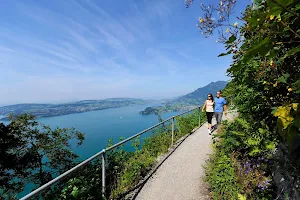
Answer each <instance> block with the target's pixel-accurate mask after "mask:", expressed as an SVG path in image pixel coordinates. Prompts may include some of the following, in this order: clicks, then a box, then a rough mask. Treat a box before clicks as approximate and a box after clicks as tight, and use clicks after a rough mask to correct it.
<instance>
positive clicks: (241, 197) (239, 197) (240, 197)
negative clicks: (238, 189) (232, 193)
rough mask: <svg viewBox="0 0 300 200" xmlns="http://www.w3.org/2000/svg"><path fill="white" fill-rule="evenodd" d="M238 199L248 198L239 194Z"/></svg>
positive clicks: (245, 199) (244, 199)
mask: <svg viewBox="0 0 300 200" xmlns="http://www.w3.org/2000/svg"><path fill="white" fill-rule="evenodd" d="M238 199H239V200H247V197H246V196H244V195H241V194H238Z"/></svg>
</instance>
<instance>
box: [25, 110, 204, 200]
mask: <svg viewBox="0 0 300 200" xmlns="http://www.w3.org/2000/svg"><path fill="white" fill-rule="evenodd" d="M200 108H201V107H196V108H194V109H192V110H189V111H186V112H183V113H180V114H178V115H174V116H172V117H170V118H168V119H166V120H164V121H162V122H160V123H158V124H156V125H154V126H152V127H150V128H148V129H145V130H143V131H141V132H139V133H137V134H135V135H133V136H131V137H129V138H127V139H125V140H122V141H120V142H119V143H117V144H114V145H112V146H110V147H108V148H106V149H103V150H102V151H100V152H98V153H96V154H95V155H93V156H92V157H90V158H88V159H86V160H84V161H83V162H81V163H80V164H78V165H76V166H75V167H73V168H72V169H70V170H68V171H66V172H65V173H63V174H61V175H59V176H58V177H56V178H55V179H53V180H51V181H49V182H48V183H46V184H44V185H42V186H41V187H39V188H37V189H36V190H34V191H32V192H31V193H29V194H27V195H26V196H24V197H22V198H21V199H20V200H28V199H31V198H33V197H35V196H37V195H39V194H40V193H42V192H43V191H45V190H46V189H48V188H50V187H51V186H53V185H54V184H55V183H57V182H58V181H60V180H63V179H64V178H66V177H67V176H68V175H70V174H71V173H74V172H76V171H78V170H80V169H82V168H83V167H84V166H86V165H87V164H89V163H90V162H91V161H92V160H94V159H96V158H97V157H99V156H101V158H102V197H103V198H105V190H106V185H105V178H106V177H105V175H106V174H105V166H106V162H107V160H106V156H105V155H106V152H108V151H110V150H112V149H114V148H116V147H118V146H120V145H123V144H124V143H126V142H128V141H130V140H132V139H134V138H136V137H138V136H140V135H142V134H144V133H146V132H148V131H150V130H152V129H154V128H156V127H158V126H160V125H162V124H164V123H166V122H168V121H171V124H172V143H171V145H172V146H173V145H174V129H175V128H174V124H175V118H176V117H179V116H181V115H184V114H187V113H189V112H193V111H195V110H197V109H198V118H199V127H200V126H201V115H200V113H201V110H200Z"/></svg>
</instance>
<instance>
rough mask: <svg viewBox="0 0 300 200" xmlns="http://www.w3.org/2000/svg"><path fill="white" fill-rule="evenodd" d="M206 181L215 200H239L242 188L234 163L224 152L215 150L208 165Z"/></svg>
mask: <svg viewBox="0 0 300 200" xmlns="http://www.w3.org/2000/svg"><path fill="white" fill-rule="evenodd" d="M206 181H207V182H208V183H209V185H210V188H211V191H212V193H213V199H233V200H234V199H238V194H239V193H240V191H241V186H240V185H239V184H238V182H237V178H236V176H235V172H234V167H233V161H232V159H231V158H230V157H228V156H227V155H226V153H225V152H223V151H218V150H216V149H215V152H214V154H213V155H212V156H211V158H210V160H209V162H208V164H207V165H206Z"/></svg>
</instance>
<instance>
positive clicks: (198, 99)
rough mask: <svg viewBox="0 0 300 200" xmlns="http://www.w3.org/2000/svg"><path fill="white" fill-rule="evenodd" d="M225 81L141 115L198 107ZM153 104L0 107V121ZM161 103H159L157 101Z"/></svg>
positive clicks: (119, 100) (118, 102)
mask: <svg viewBox="0 0 300 200" xmlns="http://www.w3.org/2000/svg"><path fill="white" fill-rule="evenodd" d="M226 84H227V82H226V81H217V82H211V83H210V84H208V85H206V86H204V87H201V88H198V89H197V90H195V91H193V92H191V93H189V94H186V95H183V96H180V97H177V98H172V99H169V100H164V104H165V106H159V107H148V108H146V109H145V110H144V111H142V112H141V113H142V114H152V113H157V112H159V111H162V112H168V111H179V110H187V109H191V108H192V107H193V106H198V105H200V104H202V103H203V102H204V100H205V99H206V97H207V94H208V93H212V94H213V95H215V94H216V92H217V91H218V90H221V89H223V88H225V86H226ZM152 102H154V100H142V99H134V98H110V99H104V100H82V101H78V102H73V103H64V104H32V103H28V104H15V105H9V106H3V107H0V116H3V117H2V119H1V118H0V120H8V116H9V115H10V114H11V113H12V114H13V115H20V114H23V113H28V114H32V115H34V116H36V117H52V116H58V115H67V114H72V113H82V112H88V111H94V110H103V109H109V108H118V107H124V106H130V105H143V104H149V103H152ZM156 102H158V101H156ZM159 102H161V101H159Z"/></svg>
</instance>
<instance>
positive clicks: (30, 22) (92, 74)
mask: <svg viewBox="0 0 300 200" xmlns="http://www.w3.org/2000/svg"><path fill="white" fill-rule="evenodd" d="M4 6H7V7H5V8H4V10H7V12H9V13H7V15H5V13H3V16H4V15H5V16H8V17H7V18H5V20H3V21H0V38H1V40H0V74H1V75H2V74H6V77H4V78H1V79H0V89H3V90H4V89H5V88H6V91H7V94H6V95H4V96H10V97H6V99H1V100H0V103H7V102H12V101H13V100H15V99H17V100H16V101H19V102H22V101H26V102H29V101H30V98H31V97H32V99H31V101H32V102H34V101H38V102H41V101H46V100H47V99H48V100H49V101H50V100H53V101H54V100H59V99H61V100H62V101H68V99H76V98H78V99H80V98H102V97H103V98H104V97H111V96H119V95H120V96H133V97H134V96H136V97H147V98H148V97H151V96H156V95H155V94H154V93H155V92H158V91H157V88H160V89H162V88H168V87H172V88H173V86H174V84H176V80H178V81H181V82H182V80H183V79H184V76H186V75H188V74H187V70H186V69H187V66H189V67H193V68H196V67H198V66H199V65H201V67H203V63H202V61H201V59H200V58H198V57H197V56H195V55H196V54H195V53H194V54H191V53H190V52H191V51H194V49H196V48H197V46H196V44H195V45H192V44H193V43H194V41H192V42H191V41H188V42H187V41H186V40H185V39H184V37H182V35H184V34H187V33H185V32H184V31H185V30H182V29H180V30H179V29H176V26H177V23H178V22H177V21H176V20H178V17H180V12H181V14H182V11H181V6H183V5H179V4H178V2H176V3H175V2H174V1H171V0H167V1H161V0H153V1H146V0H141V1H134V0H128V1H126V2H125V1H118V2H117V3H116V2H111V1H105V2H102V1H101V2H100V1H97V0H68V1H58V0H56V1H54V2H51V4H50V3H49V2H40V1H31V0H29V1H28V2H26V4H25V3H24V2H23V1H19V0H14V1H11V3H9V4H7V5H4ZM8 14H9V15H8ZM11 24H14V26H11ZM193 28H194V26H193ZM191 46H192V48H191ZM191 49H192V50H191ZM198 50H199V49H198ZM195 62H198V65H196V64H195ZM199 63H200V64H199ZM197 70H198V69H197ZM220 76H221V75H220ZM8 79H9V80H10V82H7V80H8ZM193 81H194V82H193V83H195V82H196V81H197V78H194V79H193ZM163 83H164V84H163ZM188 84H192V80H188V81H186V82H185V83H182V84H177V88H178V90H176V91H177V93H176V91H174V90H168V91H169V93H168V92H166V93H165V95H166V96H168V95H170V96H176V95H179V94H180V93H181V92H182V91H183V90H184V89H185V88H187V87H188ZM161 85H163V87H162V86H161ZM146 88H147V89H146ZM24 89H27V90H30V91H29V93H28V94H29V95H28V97H26V98H25V97H24V95H21V93H18V91H21V90H22V91H23V90H24ZM147 91H149V92H147ZM9 94H11V95H9ZM125 94H127V95H125ZM163 94H164V93H163V92H161V96H163ZM1 101H2V102H1Z"/></svg>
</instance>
